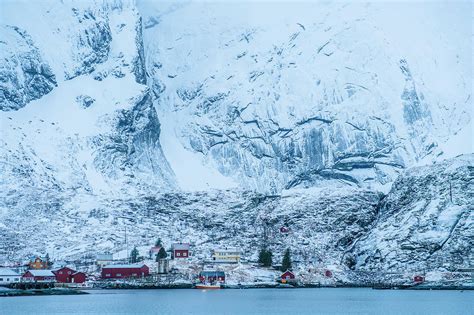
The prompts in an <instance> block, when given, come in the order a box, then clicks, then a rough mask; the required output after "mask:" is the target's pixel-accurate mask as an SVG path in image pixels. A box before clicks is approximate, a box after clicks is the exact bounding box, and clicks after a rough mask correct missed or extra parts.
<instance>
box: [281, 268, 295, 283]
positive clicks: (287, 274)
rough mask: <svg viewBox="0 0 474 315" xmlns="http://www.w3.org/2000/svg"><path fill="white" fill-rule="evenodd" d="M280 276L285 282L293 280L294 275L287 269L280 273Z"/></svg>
mask: <svg viewBox="0 0 474 315" xmlns="http://www.w3.org/2000/svg"><path fill="white" fill-rule="evenodd" d="M280 278H281V282H282V283H286V282H291V281H294V280H295V278H296V277H295V274H294V273H293V272H291V271H290V270H287V271H285V272H284V273H282V274H281V276H280Z"/></svg>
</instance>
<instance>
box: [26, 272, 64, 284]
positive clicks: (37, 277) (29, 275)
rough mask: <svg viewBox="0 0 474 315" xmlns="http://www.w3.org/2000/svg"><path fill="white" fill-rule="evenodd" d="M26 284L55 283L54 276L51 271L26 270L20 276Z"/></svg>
mask: <svg viewBox="0 0 474 315" xmlns="http://www.w3.org/2000/svg"><path fill="white" fill-rule="evenodd" d="M22 278H23V280H24V281H27V282H56V276H55V275H54V273H53V272H52V271H51V270H44V269H41V270H35V269H32V270H28V271H27V272H25V273H24V274H23V276H22Z"/></svg>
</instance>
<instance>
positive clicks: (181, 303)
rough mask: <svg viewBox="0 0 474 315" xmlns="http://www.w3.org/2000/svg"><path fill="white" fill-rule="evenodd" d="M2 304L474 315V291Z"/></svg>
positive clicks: (96, 310) (139, 296)
mask: <svg viewBox="0 0 474 315" xmlns="http://www.w3.org/2000/svg"><path fill="white" fill-rule="evenodd" d="M90 293H91V294H89V295H74V296H71V295H63V296H30V297H10V298H1V299H0V314H2V315H3V314H101V315H105V314H171V315H174V314H206V315H207V314H384V315H386V314H474V291H436V290H435V291H407V290H372V289H366V288H360V289H359V288H358V289H355V288H350V289H349V288H337V289H336V288H334V289H333V288H327V289H248V290H217V291H204V290H202V291H201V290H191V289H190V290H97V291H90Z"/></svg>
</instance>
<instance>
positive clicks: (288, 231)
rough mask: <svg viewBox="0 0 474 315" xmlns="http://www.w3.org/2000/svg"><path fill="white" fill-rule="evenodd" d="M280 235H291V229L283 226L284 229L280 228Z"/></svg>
mask: <svg viewBox="0 0 474 315" xmlns="http://www.w3.org/2000/svg"><path fill="white" fill-rule="evenodd" d="M280 233H281V234H288V233H290V228H289V227H287V226H282V227H280Z"/></svg>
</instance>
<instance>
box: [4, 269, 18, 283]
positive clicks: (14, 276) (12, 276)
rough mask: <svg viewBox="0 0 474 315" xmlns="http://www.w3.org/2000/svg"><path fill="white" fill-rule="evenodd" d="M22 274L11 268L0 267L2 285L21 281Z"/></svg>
mask: <svg viewBox="0 0 474 315" xmlns="http://www.w3.org/2000/svg"><path fill="white" fill-rule="evenodd" d="M20 278H21V276H20V275H19V274H18V273H16V272H15V271H13V270H11V269H6V268H0V285H6V284H10V283H15V282H20Z"/></svg>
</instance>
